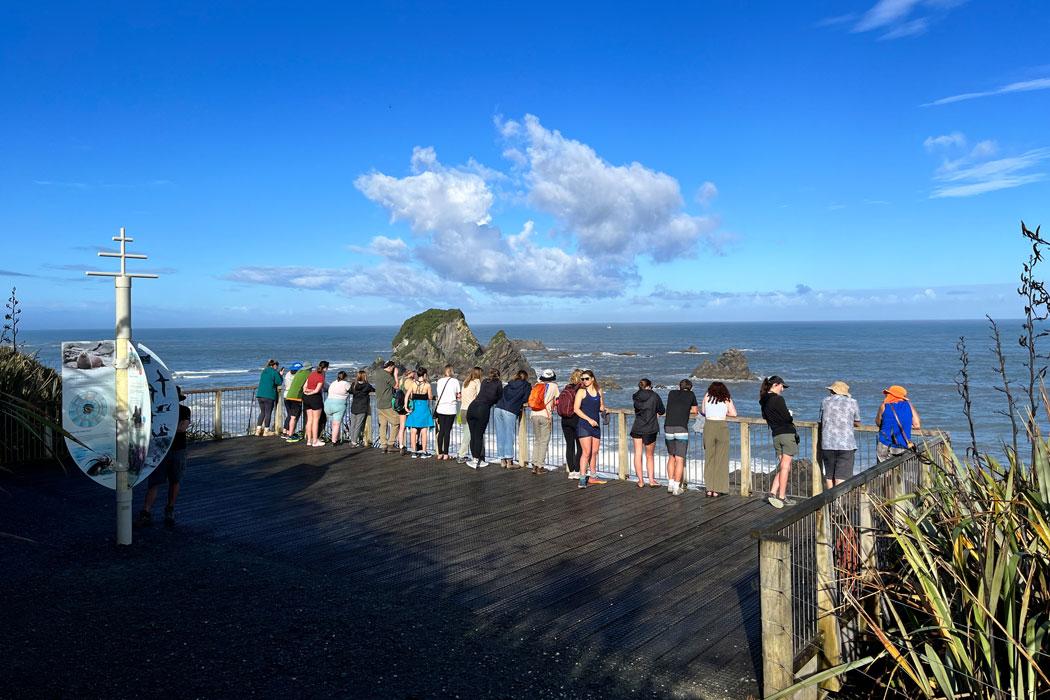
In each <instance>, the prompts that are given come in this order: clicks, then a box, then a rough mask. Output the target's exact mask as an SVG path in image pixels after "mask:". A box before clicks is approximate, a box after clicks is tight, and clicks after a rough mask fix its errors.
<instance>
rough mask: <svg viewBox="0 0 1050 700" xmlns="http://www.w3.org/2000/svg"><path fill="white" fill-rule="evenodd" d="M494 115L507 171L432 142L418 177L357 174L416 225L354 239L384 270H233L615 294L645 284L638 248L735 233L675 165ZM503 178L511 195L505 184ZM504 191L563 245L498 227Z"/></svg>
mask: <svg viewBox="0 0 1050 700" xmlns="http://www.w3.org/2000/svg"><path fill="white" fill-rule="evenodd" d="M495 124H496V129H497V132H498V136H499V138H500V139H501V140H502V141H503V142H504V144H503V145H504V146H505V149H504V156H505V157H506V158H507V159H508V160H509V161H510V163H511V165H512V167H511V170H510V173H511V174H510V175H508V174H506V173H503V172H500V171H497V170H495V169H492V168H490V167H487V166H485V165H483V164H481V163H478V162H477V161H475V160H474V159H470V160H469V161H468V162H467V163H466V164H465V165H460V166H446V165H444V164H443V163H442V162H441V160H440V159H439V158H438V153H437V151H436V150H435V149H434V148H433V147H432V146H426V147H420V146H417V147H415V148H414V149H413V150H412V153H411V156H410V158H409V174H406V175H404V176H401V177H399V176H396V175H390V174H387V173H381V172H371V173H367V174H364V175H361V176H359V177H358V178H356V179H355V180H354V186H355V187H356V188H357V189H358V190H359V191H360V192H361V193H362V194H363V195H364V196H365V197H367V198H368V199H369V200H371V201H372V202H374V203H376V204H378V205H379V206H381V207H383V208H384V209H385V210H387V212H388V213H389V215H390V221H391V223H397V222H404V223H406V224H407V225H408V226H409V228H410V229H411V230H412V233H413V234H414V235H413V236H412V237H411V238H410V240H408V241H406V240H404V239H402V238H400V237H388V236H375V237H373V238H372V239H371V241H370V242H369V243H368V244H367V245H363V246H362V245H354V246H348V248H349V250H351V251H353V252H355V253H360V254H365V255H369V256H375V257H378V258H380V259H381V260H382V262H380V263H379V264H378V267H377V268H376V269H374V270H369V271H368V272H363V271H359V270H339V269H327V268H304V267H285V268H273V267H242V268H238V269H237V270H234V271H233V272H232V273H231V274H230V275H229V279H231V280H234V281H239V282H247V283H253V284H271V285H278V286H287V287H293V288H297V289H321V290H333V291H337V292H341V293H343V294H348V295H357V294H363V295H379V296H385V297H387V298H391V299H397V298H429V299H432V300H435V301H436V299H437V298H441V295H445V296H447V295H449V294H450V289H451V290H452V291H454V292H455V293H456V294H465V293H467V292H468V291H469V290H471V289H476V290H482V291H484V292H486V293H488V294H491V295H494V296H496V297H501V298H510V297H512V296H523V297H532V298H534V299H539V298H541V297H544V296H547V297H559V296H581V297H589V298H594V297H610V296H617V295H620V294H621V293H622V292H623V291H624V290H625V289H626V288H627V287H628V286H630V285H632V284H635V283H637V281H638V279H639V274H638V265H637V259H638V258H639V257H640V256H646V257H649V258H651V259H653V260H656V261H664V260H672V259H678V258H681V257H688V256H691V255H694V254H695V253H696V252H697V249H698V244H699V243H706V244H707V245H708V247H709V248H711V249H712V250H715V251H716V252H719V251H720V250H721V249H722V247H723V246H724V245H725V244H726V243H727V242H728V241H729V240H731V236H730V235H729V234H727V233H725V232H723V231H720V230H718V220H717V218H715V217H714V216H707V215H704V216H698V215H694V214H691V213H690V212H688V211H687V210H686V209H685V205H684V202H683V199H682V194H681V189H680V187H679V184H678V181H677V180H676V179H675V178H673V177H671V176H670V175H668V174H666V173H661V172H658V171H655V170H652V169H650V168H646V167H645V166H643V165H642V164H640V163H637V162H634V163H630V164H628V165H612V164H610V163H608V162H606V161H605V160H603V159H602V158H601V157H599V156H598V154H597V153H596V152H595V151H594V149H592V148H591V147H589V146H587V145H586V144H583V143H580V142H579V141H575V140H571V139H567V138H565V137H563V136H562V135H561V134H560V133H559V132H557V131H551V130H548V129H546V128H544V127H543V126H542V124H540V121H539V119H537V118H536V117H534V116H532V115H527V116H526V117H525V118H524V119H523V120H521V121H520V122H519V121H504V120H503V119H502V118H499V117H497V118H496V120H495ZM504 184H506V185H508V186H509V187H512V188H514V189H515V190H516V191H515V192H514V194H513V195H504V194H503V193H502V192H501V191H500V189H499V188H500V187H501V186H503V185H504ZM716 194H717V188H716V187H715V185H714V183H711V182H705V183H704V185H703V186H702V187H701V190H700V193H699V195H701V196H702V198H703V200H704V203H705V204H707V203H709V202H710V201H711V200H712V199H713V198H714V196H715V195H716ZM501 198H502V199H511V198H513V199H514V201H517V202H519V203H526V204H527V205H528V206H531V207H533V208H535V209H537V210H539V211H540V212H543V213H546V214H549V215H551V216H553V217H554V219H555V220H556V222H557V223H556V226H554V227H553V229H552V230H550V231H545V232H544V233H545V235H549V236H550V237H551V238H553V240H554V245H543V244H541V243H540V242H538V241H537V240H536V238H537V237H536V235H535V234H536V226H535V223H534V222H533V221H532V220H527V221H525V222H524V223H523V224H522V226H521V228H520V229H519V230H518V231H517V232H516V233H508V232H505V231H503V230H502V229H501V228H500V226H498V225H496V224H495V223H494V222H493V218H492V208H493V205H494V204H495V202H496V201H497V200H498V199H501ZM412 271H415V273H416V274H415V275H413V273H412ZM443 281H447V283H446V284H444V286H442V284H443ZM377 288H380V289H381V291H380V292H376V291H375V290H376V289H377ZM435 295H436V296H435Z"/></svg>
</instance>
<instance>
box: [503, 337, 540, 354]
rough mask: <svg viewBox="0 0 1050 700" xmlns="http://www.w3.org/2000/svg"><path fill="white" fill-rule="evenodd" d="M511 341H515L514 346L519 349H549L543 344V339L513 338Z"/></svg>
mask: <svg viewBox="0 0 1050 700" xmlns="http://www.w3.org/2000/svg"><path fill="white" fill-rule="evenodd" d="M510 342H512V343H514V347H516V348H518V349H519V350H536V351H539V352H546V351H547V346H546V345H544V344H543V341H542V340H531V339H525V338H513V339H511V341H510Z"/></svg>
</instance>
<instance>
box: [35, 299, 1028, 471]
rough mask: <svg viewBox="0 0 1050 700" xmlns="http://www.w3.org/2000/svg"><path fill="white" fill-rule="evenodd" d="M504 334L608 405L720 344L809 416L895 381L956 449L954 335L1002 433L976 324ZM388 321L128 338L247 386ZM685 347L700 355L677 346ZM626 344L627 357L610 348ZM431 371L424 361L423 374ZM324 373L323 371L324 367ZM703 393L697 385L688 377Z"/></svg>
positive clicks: (875, 395) (191, 381)
mask: <svg viewBox="0 0 1050 700" xmlns="http://www.w3.org/2000/svg"><path fill="white" fill-rule="evenodd" d="M501 328H502V329H503V330H505V331H506V332H507V334H508V335H509V336H510V337H511V338H522V339H528V340H540V341H542V342H543V343H544V345H546V347H547V351H527V352H526V355H527V357H528V358H529V361H530V363H531V364H532V365H533V367H535V368H536V369H537V371H538V370H540V369H545V368H548V367H549V368H552V369H554V370H555V372H557V374H558V377H559V379H560V380H564V379H565V378H566V377H567V376H568V374H569V372H570V371H571V370H572V368H574V367H586V368H589V369H591V370H593V371H594V372H595V373H596V375H597V377H598V379H599V380H602V379H613V380H615V381H616V382H617V383H619V384H620V385H622V386H623V388H622V389H618V390H615V389H614V390H609V391H607V398H606V403H607V405H610V406H623V407H629V406H630V405H631V400H630V397H631V394H632V392H633V391H634V390H635V388H636V385H637V382H638V379H639V378H641V377H648V378H649V379H651V380H652V382H653V383H654V385H656V386H657V387H659V389H658V390H659V391H661V393H664V391H665V390H666V388H667V387H670V386H672V385H677V382H678V381H679V380H681V379H683V378H685V377H687V376H689V374H690V372H691V371H692V369H693V368H694V367H696V365H697V364H699V363H700V362H701V361H703V360H705V359H711V360H714V359H716V358H717V357H718V354H719V353H721V352H723V351H724V350H726V349H727V348H738V349H740V350H742V351H744V353H745V354H746V356H747V358H748V362H749V364H750V367H751V370H752V372H754V373H755V374H757V375H760V376H764V375H769V374H779V375H781V376H782V377H784V379H785V380H786V381H787V382H788V384H789V385H790V388H789V389H788V390H787V391H786V392H785V398H786V399H787V402H788V406H789V407H790V408H791V409H792V411H793V412H794V414H795V417H796V418H798V419H809V420H813V419H815V418H816V417H817V413H818V411H819V408H820V401H821V399H822V398H823V397H824V396H826V395H827V390H826V388H825V387H826V386H827V385H828V384H830V383H831V382H832V381H834V380H836V379H841V380H843V381H845V382H847V383H848V384H849V385H850V387H851V391H852V394H853V396H854V397H855V398H856V399H857V401H858V402H859V404H860V409H861V416H862V418H863V419H864V422H871V421H872V420H873V419H874V416H875V411H876V410H877V409H878V406H879V404H880V403H881V401H882V389H884V388H885V387H886V386H888V385H890V384H900V385H903V386H904V387H906V388H907V389H908V392H909V396H910V397H911V399H912V402H913V405H914V406H915V408H916V410H918V412H919V414H920V416H921V417H922V422H923V426H924V427H928V428H940V429H943V430H945V431H947V432H949V433H951V434H952V436H953V441H954V443H955V445H956V446H957V447H959V448H962V447H964V446H965V444H967V443H968V442H969V429H968V427H967V422H966V419H965V415H964V413H963V408H962V401H961V399H960V398H959V395H958V392H957V390H956V384H955V382H956V379H957V375H958V372H959V369H960V363H959V357H958V352H957V350H956V347H955V346H956V342H957V341H958V339H959V337H960V336H965V337H966V339H967V343H968V345H969V353H970V382H971V400H972V403H973V407H974V409H973V414H974V420H975V422H976V432H977V436H978V442H979V444H980V445H981V446H982V448H984V449H988V450H992V451H998V449H997V448H998V446H999V445H1000V443H1001V441H1002V440H1008V439H1009V431H1010V426H1009V422H1008V420H1007V418H1006V417H1005V416H1004V415H1002V413H1001V412H1002V411H1003V410H1004V409H1005V408H1006V402H1005V399H1004V398H1003V396H1002V394H1001V392H999V391H997V390H996V386H998V385H999V384H1000V382H999V379H998V377H997V375H996V373H995V371H994V366H995V360H994V356H993V354H992V350H991V341H990V339H989V326H988V323H987V322H986V321H886V322H870V321H863V322H820V323H743V322H742V323H630V324H617V323H613V324H581V325H563V324H558V325H542V324H537V325H519V324H511V325H503V326H496V325H487V324H486V325H481V324H479V325H474V326H472V330H473V331H474V334H475V335H476V336H477V337H478V340H479V341H480V342H481V343H482V344H484V343H486V342H487V341H488V340H489V338H491V337H492V335H493V334H495V333H496V331H497V330H499V329H501ZM1000 328H1001V330H1002V332H1003V335H1004V338H1003V343H1004V346H1005V350H1006V352H1007V361H1008V366H1007V371H1008V372H1009V373H1010V376H1011V379H1012V381H1014V382H1016V388H1015V392H1016V394H1015V395H1016V396H1018V397H1021V396H1022V391H1021V386H1020V385H1021V380H1022V378H1023V375H1024V374H1025V373H1026V370H1025V368H1024V367H1023V365H1022V362H1023V359H1024V354H1023V351H1022V350H1021V348H1020V347H1019V346H1018V343H1017V338H1018V335H1019V334H1020V332H1021V322H1020V320H1007V321H1002V322H1000ZM396 332H397V327H396V326H370V327H324V328H180V329H161V328H144V329H142V330H139V331H136V333H135V340H136V341H137V342H141V343H144V344H145V345H147V346H149V347H150V349H152V350H153V351H155V352H156V353H157V354H159V355H160V356H161V358H163V359H164V361H165V362H166V363H167V364H168V366H169V367H171V368H172V369H173V370H174V371H175V373H176V378H177V380H178V381H179V382H180V383H181V384H182V385H183V386H184V388H205V387H220V386H222V387H234V386H247V385H253V384H254V383H255V382H256V379H257V377H258V374H259V372H260V370H261V368H262V367H263V365H264V364H265V362H266V360H267V359H268V358H271V357H273V358H276V359H278V360H279V361H280V362H281V363H282V364H283V365H286V366H287V365H289V364H291V363H292V362H294V361H297V360H298V361H303V362H313V363H316V362H317V361H319V360H328V361H329V362H330V363H331V365H332V369H333V370H337V369H353V368H358V367H365V366H368V365H370V364H371V363H372V362H373V361H375V359H376V358H377V357H380V356H383V357H385V356H386V355H387V354H388V353H389V352H390V341H391V339H392V338H393V336H394V334H395V333H396ZM111 336H112V329H106V330H96V331H84V330H77V331H23V332H21V333H20V334H19V340H20V341H21V342H24V343H25V349H26V350H27V351H29V352H36V353H38V356H39V358H40V360H41V361H42V362H44V363H46V364H48V365H51V366H54V367H57V366H58V365H59V347H60V343H61V342H62V341H63V340H93V339H102V338H109V337H111ZM691 345H695V346H696V347H697V348H698V349H699V350H700V351H701V353H702V354H685V353H683V352H682V350H684V349H685V348H688V347H689V346H691ZM621 353H637V354H621ZM437 369H439V368H432V369H431V372H432V376H433V374H434V371H435V370H437ZM332 376H334V373H333V375H332ZM695 384H696V386H695V390H696V391H697V393H698V396H699V395H702V392H703V390H704V388H705V387H706V385H707V382H705V381H696V382H695ZM729 388H730V391H731V392H732V393H733V397H734V399H735V402H736V404H737V408H738V410H739V412H740V413H741V414H742V415H758V413H759V411H758V382H754V381H752V382H732V383H729Z"/></svg>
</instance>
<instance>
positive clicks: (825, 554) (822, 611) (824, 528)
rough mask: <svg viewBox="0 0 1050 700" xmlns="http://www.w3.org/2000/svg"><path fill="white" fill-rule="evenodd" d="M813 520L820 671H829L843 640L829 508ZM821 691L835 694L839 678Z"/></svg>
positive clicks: (836, 661) (839, 659)
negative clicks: (836, 599) (821, 661)
mask: <svg viewBox="0 0 1050 700" xmlns="http://www.w3.org/2000/svg"><path fill="white" fill-rule="evenodd" d="M814 516H815V517H816V530H817V532H816V535H817V542H816V558H817V632H818V633H819V634H820V637H821V640H822V648H823V657H824V658H823V663H822V664H821V668H831V667H832V666H837V665H838V664H840V663H842V639H841V635H840V633H839V622H838V616H837V615H836V607H835V590H836V588H837V586H838V579H837V577H836V575H835V552H834V539H833V538H832V535H831V504H828V505H825V506H824V507H823V508H821V509H820V510H818V511H817V512H816V513H814ZM821 687H822V688H824V689H825V690H832V691H837V690H839V688H840V687H841V682H840V681H839V679H838V677H833V678H830V679H828V680H826V681H824V682H823V683H821Z"/></svg>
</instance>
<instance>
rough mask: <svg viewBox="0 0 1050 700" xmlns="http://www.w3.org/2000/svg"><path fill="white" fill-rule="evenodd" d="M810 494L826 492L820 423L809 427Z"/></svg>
mask: <svg viewBox="0 0 1050 700" xmlns="http://www.w3.org/2000/svg"><path fill="white" fill-rule="evenodd" d="M809 431H810V432H809V459H810V482H811V483H812V486H811V487H810V494H809V495H810V496H816V495H818V494H821V493H823V492H824V474H823V472H822V471H821V469H820V424H819V423H818V424H817V425H814V426H813V427H812V428H810V429H809Z"/></svg>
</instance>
